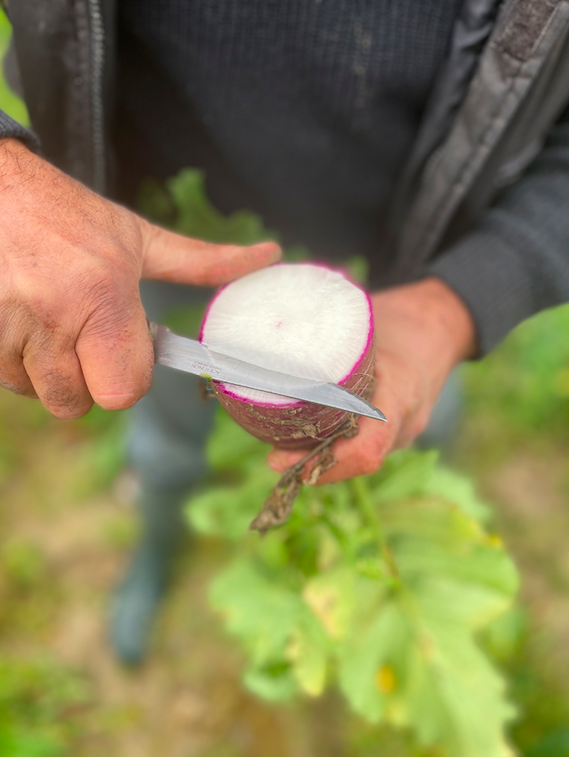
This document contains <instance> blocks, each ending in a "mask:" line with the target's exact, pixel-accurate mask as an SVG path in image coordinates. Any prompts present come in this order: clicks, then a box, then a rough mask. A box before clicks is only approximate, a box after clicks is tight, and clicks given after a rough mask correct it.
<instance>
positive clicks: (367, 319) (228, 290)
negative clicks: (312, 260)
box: [200, 264, 375, 449]
mask: <svg viewBox="0 0 569 757" xmlns="http://www.w3.org/2000/svg"><path fill="white" fill-rule="evenodd" d="M200 341H201V342H203V343H204V344H205V345H206V346H207V347H209V348H210V349H212V350H215V351H217V352H222V353H225V354H226V355H230V356H232V357H236V358H239V359H241V360H246V361H248V362H250V363H254V364H256V365H260V366H263V367H265V368H271V369H273V370H276V371H281V372H284V373H289V374H291V375H293V376H299V377H301V378H311V379H319V380H322V381H330V382H332V383H335V384H341V385H342V386H345V387H346V388H348V389H351V390H352V391H353V392H355V393H356V394H358V395H360V396H368V394H369V392H370V389H371V386H372V380H373V367H374V356H375V353H374V349H373V315H372V309H371V303H370V300H369V297H368V296H367V295H366V294H365V293H364V292H362V290H361V289H359V288H358V287H357V286H355V284H352V283H351V282H350V281H349V280H348V279H347V278H346V277H345V276H344V275H343V274H341V273H338V272H337V271H332V270H329V269H328V268H324V267H322V266H317V265H310V264H296V265H284V264H283V265H276V266H271V267H270V268H265V269H263V270H261V271H256V272H255V273H251V274H249V275H248V276H244V277H243V278H242V279H238V280H237V281H234V282H232V283H230V284H228V285H227V286H225V287H224V288H223V289H221V290H220V291H219V293H218V294H217V295H216V297H215V298H214V299H213V301H212V302H211V304H210V306H209V308H208V310H207V313H206V315H205V318H204V322H203V325H202V329H201V333H200ZM214 386H215V389H216V394H217V396H218V399H219V400H220V402H221V403H222V405H224V407H225V408H226V409H227V411H228V412H229V414H230V415H231V416H232V417H233V418H234V419H235V420H236V421H237V423H239V424H240V425H241V426H243V428H245V429H246V430H247V431H249V433H251V434H253V436H256V437H258V438H259V439H262V440H263V441H266V442H270V443H271V444H274V445H276V446H277V447H281V448H284V449H296V448H302V447H311V446H314V445H315V444H317V443H318V442H319V441H320V440H322V439H326V438H327V437H328V436H330V435H331V434H332V433H334V431H336V430H337V429H338V428H339V427H340V426H341V425H342V423H343V422H344V421H345V420H346V418H347V413H345V412H344V411H342V410H336V409H334V408H327V407H322V406H320V405H313V404H311V403H307V402H297V401H294V400H290V399H288V398H286V397H281V396H279V395H274V394H268V393H265V392H260V391H258V390H255V389H246V388H244V387H238V386H233V385H229V384H222V383H216V384H215V385H214Z"/></svg>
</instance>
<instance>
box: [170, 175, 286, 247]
mask: <svg viewBox="0 0 569 757" xmlns="http://www.w3.org/2000/svg"><path fill="white" fill-rule="evenodd" d="M166 186H167V188H168V190H169V192H170V195H171V196H172V199H173V201H174V205H175V206H176V209H177V211H178V216H177V219H176V221H175V223H174V228H175V230H176V231H178V232H179V233H180V234H187V235H188V236H192V237H196V238H197V239H204V240H206V241H208V242H216V243H219V244H224V243H228V244H242V245H247V244H255V243H257V242H262V241H264V240H267V239H274V238H275V236H276V235H275V234H274V233H272V232H269V231H267V230H266V229H265V227H264V225H263V222H262V220H261V218H260V217H259V216H257V215H255V214H254V213H251V212H249V211H247V210H240V211H237V212H235V213H232V214H231V215H229V216H224V215H223V214H222V213H220V212H219V211H218V210H217V209H216V208H214V206H213V205H212V204H211V203H210V201H209V200H208V199H207V196H206V193H205V190H204V175H203V172H202V171H198V170H196V169H191V168H188V169H185V170H183V171H180V173H179V174H178V175H177V176H176V177H174V178H173V179H169V180H168V181H167V182H166Z"/></svg>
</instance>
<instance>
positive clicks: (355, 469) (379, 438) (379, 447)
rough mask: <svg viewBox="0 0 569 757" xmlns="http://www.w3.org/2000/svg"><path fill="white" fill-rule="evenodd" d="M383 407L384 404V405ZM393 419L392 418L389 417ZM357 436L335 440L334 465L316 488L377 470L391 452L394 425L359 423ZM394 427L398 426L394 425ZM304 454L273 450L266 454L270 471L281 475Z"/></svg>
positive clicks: (306, 474)
mask: <svg viewBox="0 0 569 757" xmlns="http://www.w3.org/2000/svg"><path fill="white" fill-rule="evenodd" d="M384 407H386V406H385V404H384ZM392 417H393V416H392ZM358 425H359V431H358V434H357V436H355V437H353V438H351V439H342V438H340V439H338V440H337V441H336V442H334V446H333V450H334V457H335V458H336V460H337V462H336V464H335V465H334V467H333V468H331V469H330V470H329V471H327V472H326V473H324V474H323V475H322V476H321V477H320V478H319V479H318V485H321V484H331V483H334V482H336V481H343V480H344V479H346V478H353V477H354V476H361V475H365V474H368V473H373V472H374V471H376V470H377V469H378V468H379V467H380V466H381V463H382V461H383V459H384V458H385V456H386V455H387V454H388V452H389V451H390V450H391V448H392V446H393V443H394V441H395V438H396V435H397V428H396V427H395V426H396V424H394V423H393V422H391V423H387V424H384V423H381V424H380V423H379V422H378V421H374V420H372V419H371V418H360V419H359V423H358ZM397 425H398V424H397ZM305 454H306V451H304V452H286V451H284V450H274V451H273V452H271V453H270V454H269V465H270V466H271V468H273V470H277V471H279V472H283V471H285V470H286V469H287V468H288V467H290V466H291V465H294V464H295V463H297V462H298V461H299V460H300V459H301V458H302V457H304V455H305ZM313 464H314V460H309V461H308V463H307V465H306V468H305V470H304V473H303V481H306V480H308V477H309V475H310V469H311V467H312V465H313Z"/></svg>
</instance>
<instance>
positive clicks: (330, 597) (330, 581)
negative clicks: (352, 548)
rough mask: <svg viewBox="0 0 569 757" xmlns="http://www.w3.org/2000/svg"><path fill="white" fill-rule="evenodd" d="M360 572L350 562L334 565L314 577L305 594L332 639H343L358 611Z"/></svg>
mask: <svg viewBox="0 0 569 757" xmlns="http://www.w3.org/2000/svg"><path fill="white" fill-rule="evenodd" d="M356 580H357V575H356V573H355V572H354V570H352V569H351V568H350V567H348V566H341V567H338V568H335V569H334V568H333V569H332V570H330V571H328V572H327V573H321V574H319V575H317V576H314V577H313V578H311V579H310V580H309V581H308V582H307V584H306V586H305V588H304V591H303V597H304V600H305V602H306V604H307V605H308V607H310V609H311V610H312V612H313V613H314V614H315V615H316V617H317V618H318V620H319V621H320V622H321V623H322V625H323V626H324V628H325V629H326V633H327V634H328V636H329V637H330V638H332V639H342V638H343V637H344V636H345V635H346V633H347V632H348V629H349V627H350V624H351V622H352V617H353V614H354V611H355V602H356V596H355V589H356Z"/></svg>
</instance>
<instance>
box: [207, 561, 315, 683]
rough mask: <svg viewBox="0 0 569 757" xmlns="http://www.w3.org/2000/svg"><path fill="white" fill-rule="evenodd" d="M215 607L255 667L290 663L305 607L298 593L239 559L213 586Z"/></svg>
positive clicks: (212, 597) (249, 562)
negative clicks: (293, 639) (294, 635)
mask: <svg viewBox="0 0 569 757" xmlns="http://www.w3.org/2000/svg"><path fill="white" fill-rule="evenodd" d="M210 599H211V602H212V605H213V607H214V608H215V609H216V610H219V611H220V612H221V613H223V615H224V616H225V618H226V622H227V628H228V630H229V631H230V633H232V634H234V635H235V636H237V637H239V638H240V640H241V642H242V643H243V645H244V646H245V648H246V649H247V650H248V651H249V654H250V658H251V660H252V663H253V667H254V668H259V667H260V666H262V665H266V664H268V663H274V662H275V661H278V660H282V661H285V660H286V654H287V652H286V650H287V647H288V644H289V641H290V638H291V634H292V632H293V631H294V629H295V628H296V626H297V624H298V622H299V619H300V617H301V614H302V612H303V607H302V603H301V600H300V598H299V596H298V595H297V594H295V593H294V592H293V591H290V590H288V589H286V588H284V587H282V586H279V585H275V584H274V583H272V582H271V581H270V580H269V579H267V578H266V577H265V576H264V575H262V573H261V572H260V571H259V569H258V567H257V566H256V565H255V564H254V563H253V562H252V561H251V560H248V559H246V558H240V559H238V560H236V561H235V562H234V563H233V564H232V565H231V566H230V567H229V568H227V569H226V570H225V571H224V572H223V573H221V575H219V576H218V577H217V578H216V579H215V581H214V582H213V584H212V586H211V591H210Z"/></svg>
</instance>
